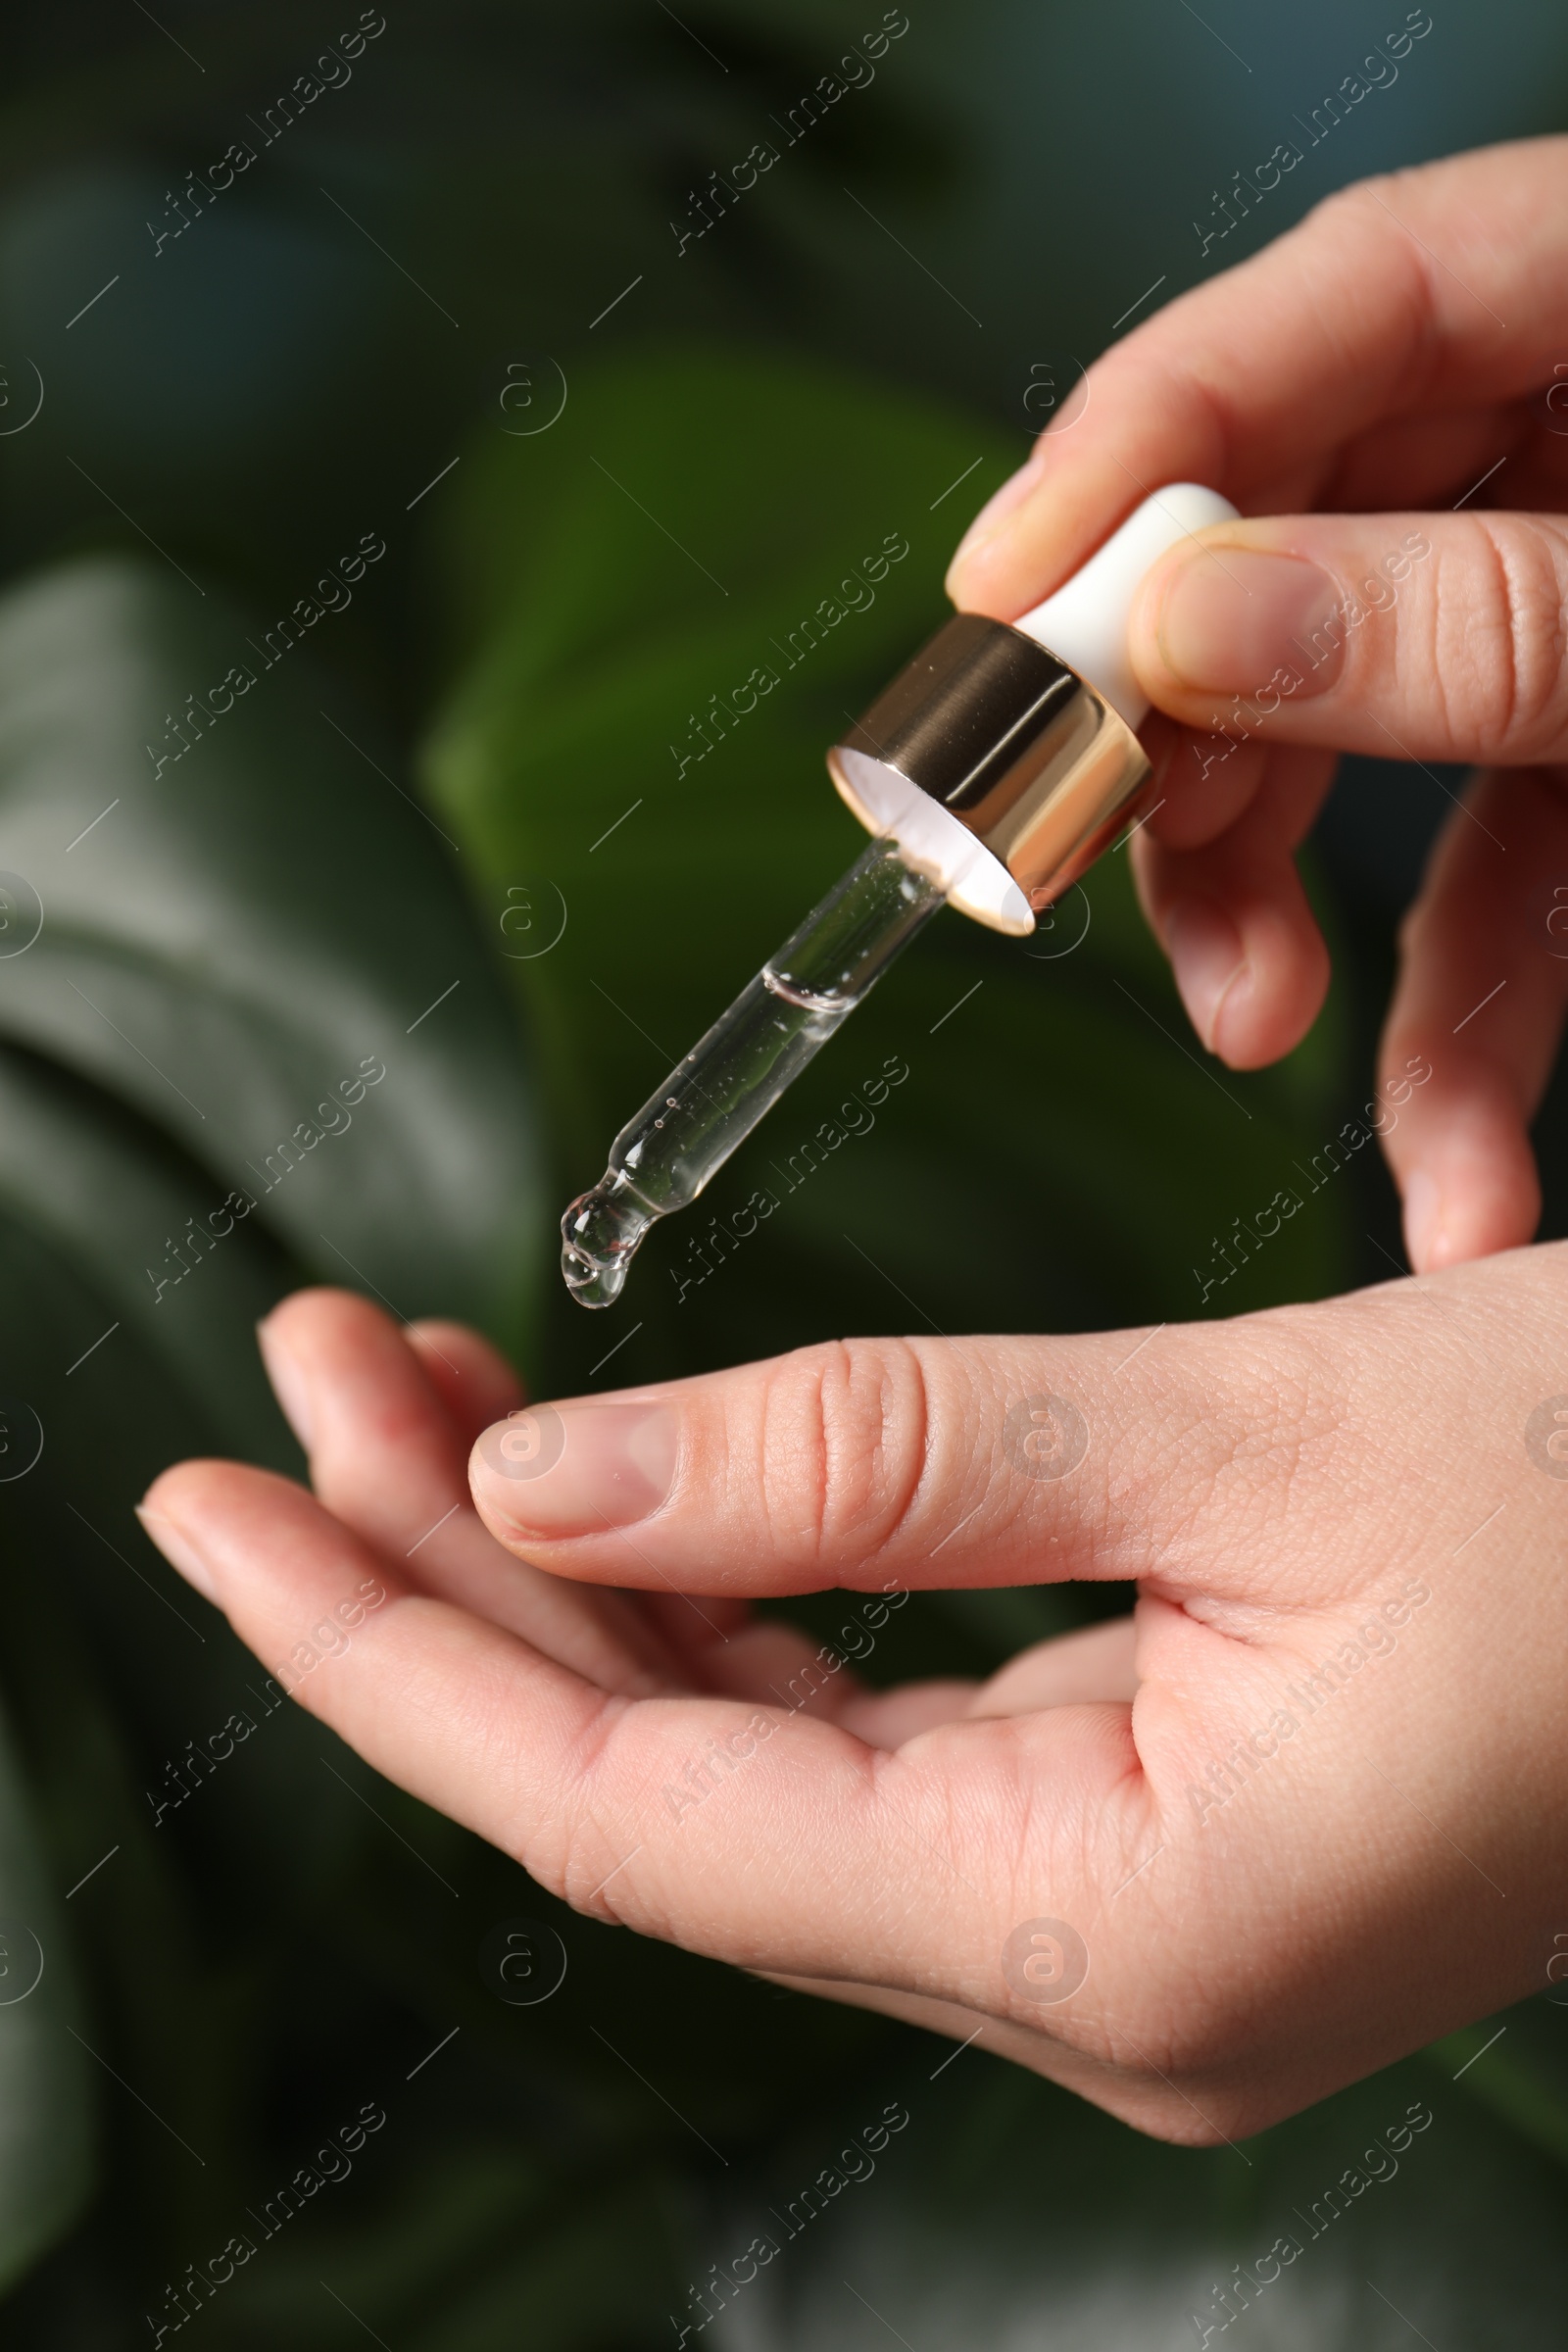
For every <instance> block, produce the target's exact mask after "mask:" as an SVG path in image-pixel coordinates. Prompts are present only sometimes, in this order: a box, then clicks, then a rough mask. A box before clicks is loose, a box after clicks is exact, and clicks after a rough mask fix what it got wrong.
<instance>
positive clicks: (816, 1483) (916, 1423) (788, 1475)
mask: <svg viewBox="0 0 1568 2352" xmlns="http://www.w3.org/2000/svg"><path fill="white" fill-rule="evenodd" d="M925 1431H926V1397H925V1381H924V1377H923V1374H922V1370H921V1366H920V1360H919V1357H918V1355H917V1354H916V1352H915V1350H914V1349H913V1348H911V1347H910V1346H909V1345H908V1343H907V1341H905V1340H835V1341H829V1342H826V1343H824V1344H822V1345H820V1346H817V1347H813V1348H800V1349H798V1350H797V1352H796V1353H795V1354H793V1355H788V1356H784V1357H781V1358H780V1359H779V1362H778V1364H777V1365H776V1367H775V1368H774V1370H773V1373H772V1376H771V1378H770V1380H769V1382H768V1386H767V1392H766V1396H765V1399H764V1410H763V1422H762V1429H761V1432H760V1438H761V1448H760V1452H761V1479H762V1497H763V1507H764V1516H765V1519H766V1522H767V1526H768V1529H769V1532H770V1535H771V1537H772V1540H773V1542H774V1544H775V1545H776V1546H777V1547H778V1549H779V1550H780V1551H781V1553H783V1555H784V1556H785V1557H787V1558H788V1559H790V1560H791V1561H793V1562H795V1563H796V1564H798V1565H801V1566H805V1567H809V1568H811V1569H813V1570H825V1571H828V1572H830V1573H831V1574H832V1575H833V1576H835V1577H837V1576H839V1575H840V1574H841V1573H842V1572H843V1571H845V1570H846V1569H849V1568H853V1567H854V1566H855V1565H856V1564H857V1563H858V1562H859V1561H861V1560H863V1559H864V1558H866V1557H867V1556H868V1555H870V1554H872V1553H875V1552H876V1551H878V1550H880V1548H881V1547H882V1546H883V1545H884V1544H886V1543H887V1542H888V1541H889V1539H890V1537H891V1536H892V1535H893V1534H894V1533H895V1532H896V1530H897V1529H898V1528H899V1526H900V1525H901V1524H902V1523H903V1521H904V1519H905V1517H906V1515H907V1512H908V1510H909V1508H910V1506H911V1504H912V1502H913V1498H914V1495H915V1494H916V1492H917V1490H918V1487H919V1483H920V1472H921V1467H922V1464H923V1461H924V1456H925Z"/></svg>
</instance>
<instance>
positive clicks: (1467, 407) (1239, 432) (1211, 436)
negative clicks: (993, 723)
mask: <svg viewBox="0 0 1568 2352" xmlns="http://www.w3.org/2000/svg"><path fill="white" fill-rule="evenodd" d="M1483 224H1484V225H1483ZM1565 334H1568V139H1563V138H1550V139H1529V140H1520V141H1518V142H1517V143H1515V144H1513V145H1511V146H1507V147H1494V148H1485V149H1482V150H1481V151H1479V152H1478V153H1476V154H1474V155H1468V156H1462V157H1460V158H1458V159H1457V160H1456V161H1453V162H1447V163H1442V164H1436V165H1429V166H1426V167H1424V168H1422V169H1421V170H1418V171H1412V172H1396V173H1392V174H1390V175H1389V176H1388V177H1387V178H1384V179H1380V180H1369V181H1365V182H1363V183H1361V184H1359V185H1358V186H1356V187H1353V188H1349V189H1347V190H1345V191H1344V192H1343V193H1342V194H1340V195H1338V196H1335V197H1332V198H1330V199H1329V201H1328V202H1327V203H1325V204H1322V205H1319V206H1318V207H1317V209H1316V210H1315V211H1314V212H1312V213H1310V214H1308V216H1307V218H1306V219H1305V220H1304V221H1301V222H1300V223H1299V226H1298V227H1296V228H1294V229H1292V230H1291V231H1290V232H1289V233H1288V234H1287V235H1285V236H1283V237H1281V238H1280V239H1279V240H1278V241H1277V242H1276V243H1275V244H1272V245H1270V246H1268V247H1267V248H1266V249H1265V250H1264V251H1263V252H1261V253H1259V254H1257V255H1255V256H1254V257H1253V258H1252V259H1251V260H1250V261H1248V262H1244V263H1243V264H1242V265H1241V266H1240V267H1239V268H1237V269H1234V270H1227V271H1226V272H1225V274H1224V275H1223V276H1221V277H1217V278H1214V279H1211V280H1210V281H1209V282H1208V283H1207V284H1205V285H1202V286H1200V287H1196V288H1195V289H1194V290H1193V291H1192V292H1191V293H1189V294H1185V295H1183V296H1182V297H1181V298H1180V299H1179V300H1178V301H1175V302H1173V303H1171V304H1170V305H1169V306H1168V308H1167V309H1165V310H1164V311H1162V312H1160V313H1159V315H1158V316H1157V317H1156V318H1154V319H1151V320H1150V321H1149V323H1148V324H1147V325H1145V326H1142V327H1139V328H1138V329H1136V330H1135V331H1134V332H1133V333H1132V334H1130V335H1128V336H1127V337H1126V338H1125V340H1124V341H1122V342H1120V343H1118V344H1116V345H1114V346H1113V347H1112V349H1111V350H1110V351H1108V352H1107V353H1105V354H1104V356H1103V358H1102V359H1100V360H1099V361H1097V362H1096V364H1095V366H1094V368H1092V369H1091V371H1090V374H1089V378H1088V384H1087V398H1088V405H1087V408H1085V409H1083V410H1082V411H1081V412H1080V413H1079V415H1078V417H1077V419H1076V421H1074V423H1073V424H1072V425H1071V428H1070V430H1069V431H1067V432H1065V433H1064V432H1062V431H1060V430H1059V429H1053V430H1051V431H1048V432H1046V433H1044V434H1043V435H1042V436H1041V438H1040V440H1039V441H1038V442H1037V444H1036V446H1035V450H1034V452H1033V455H1032V456H1031V458H1030V459H1029V461H1028V464H1027V465H1026V466H1024V468H1023V471H1022V473H1021V474H1019V475H1015V476H1014V477H1013V480H1012V481H1011V482H1009V483H1006V484H1005V485H1004V487H1003V489H1002V490H1001V491H1000V492H999V493H998V495H997V498H996V499H995V500H994V501H993V502H992V506H991V507H990V508H988V509H985V510H983V511H982V513H981V514H980V515H977V516H976V518H975V522H974V524H972V525H971V526H970V533H969V535H968V536H967V537H966V538H965V540H964V541H963V542H962V543H961V544H960V547H959V550H958V553H957V555H956V557H955V559H954V563H953V566H952V569H951V570H950V572H949V575H948V590H949V594H950V595H951V596H952V597H953V600H954V602H955V603H956V604H957V605H958V606H959V607H960V608H962V609H963V610H966V611H971V612H979V613H991V614H992V615H993V616H995V617H996V618H998V619H1002V620H1010V619H1013V618H1015V617H1016V615H1017V614H1018V613H1021V612H1023V611H1024V610H1025V609H1026V608H1027V607H1028V606H1030V605H1032V604H1036V603H1038V602H1039V600H1040V599H1041V598H1042V597H1045V596H1048V595H1050V594H1051V593H1052V591H1053V590H1054V589H1055V588H1057V587H1059V586H1060V584H1061V582H1062V581H1063V580H1064V579H1066V578H1067V576H1068V575H1069V573H1071V572H1072V571H1074V570H1076V568H1077V567H1078V565H1079V564H1081V563H1083V562H1084V560H1085V558H1086V557H1088V556H1089V555H1090V554H1092V553H1093V551H1094V549H1095V548H1096V547H1098V546H1099V545H1100V543H1101V541H1102V540H1103V539H1104V538H1105V537H1106V536H1107V534H1108V533H1109V532H1110V531H1112V530H1113V529H1114V528H1115V527H1116V525H1117V524H1118V523H1119V522H1121V521H1122V519H1123V518H1124V517H1125V516H1126V515H1129V514H1130V513H1131V512H1132V510H1133V508H1134V507H1135V506H1137V505H1138V503H1139V502H1140V500H1141V499H1143V498H1144V497H1145V496H1147V495H1148V493H1149V492H1150V491H1152V490H1156V489H1158V488H1159V487H1160V486H1161V485H1162V484H1163V483H1166V482H1174V481H1198V482H1206V483H1208V484H1210V485H1211V486H1212V487H1213V488H1214V489H1216V490H1219V491H1221V492H1223V494H1224V495H1225V496H1226V497H1227V498H1229V499H1231V500H1232V501H1233V502H1234V504H1235V505H1236V506H1238V507H1239V508H1240V509H1241V510H1242V512H1243V514H1249V515H1254V514H1266V513H1273V512H1277V511H1279V510H1281V509H1285V510H1287V511H1289V512H1293V513H1299V512H1301V511H1303V510H1305V509H1308V508H1310V507H1312V506H1313V505H1315V504H1317V503H1318V502H1319V501H1320V500H1321V499H1322V498H1324V497H1325V496H1326V495H1328V494H1329V493H1330V492H1331V491H1336V487H1337V485H1336V474H1337V472H1338V469H1339V461H1340V453H1341V451H1342V450H1343V449H1344V447H1345V445H1346V444H1347V443H1348V442H1349V441H1351V440H1353V439H1354V437H1355V436H1356V435H1358V434H1361V433H1363V432H1366V431H1368V430H1369V428H1372V427H1374V426H1376V425H1378V424H1379V423H1380V422H1383V421H1385V420H1387V419H1388V418H1390V417H1396V416H1400V415H1410V414H1413V413H1416V412H1426V413H1428V414H1430V415H1433V416H1437V415H1439V414H1441V413H1443V412H1447V413H1449V415H1450V417H1452V419H1453V432H1452V433H1451V434H1450V435H1448V436H1447V437H1446V439H1445V437H1444V436H1443V435H1441V434H1440V435H1439V438H1438V446H1437V448H1436V449H1435V447H1434V442H1433V438H1432V433H1431V431H1430V430H1429V431H1428V432H1426V433H1424V434H1423V435H1422V436H1421V437H1420V439H1419V444H1418V446H1416V447H1415V449H1414V450H1413V453H1412V455H1411V457H1410V459H1409V460H1408V462H1409V463H1411V464H1413V465H1417V466H1424V467H1425V468H1426V469H1427V470H1428V471H1429V472H1431V471H1432V469H1433V467H1434V466H1436V468H1437V472H1436V475H1435V477H1434V478H1433V479H1431V480H1429V481H1428V482H1426V483H1425V484H1421V483H1419V482H1411V483H1409V484H1408V485H1401V487H1400V492H1399V495H1400V498H1401V500H1406V501H1409V502H1410V503H1416V504H1421V503H1426V501H1427V500H1429V499H1430V498H1431V497H1432V496H1434V495H1436V494H1437V490H1438V488H1439V486H1440V482H1441V481H1442V480H1446V468H1447V467H1448V466H1459V467H1461V468H1463V467H1464V466H1468V465H1469V464H1470V462H1471V459H1472V457H1473V456H1474V454H1475V452H1476V450H1477V449H1478V447H1480V446H1483V445H1484V436H1485V434H1486V432H1487V431H1488V429H1490V428H1489V427H1488V426H1487V424H1486V423H1485V420H1484V419H1483V420H1481V421H1480V422H1479V424H1478V420H1477V417H1476V416H1475V414H1474V412H1475V411H1476V409H1477V406H1478V404H1481V403H1495V402H1508V401H1513V400H1516V399H1517V398H1518V397H1519V396H1520V395H1521V394H1523V393H1526V392H1528V391H1530V390H1532V389H1534V388H1536V387H1537V386H1539V385H1541V384H1543V383H1545V382H1548V381H1549V380H1550V376H1551V368H1552V360H1553V356H1554V355H1556V354H1560V352H1561V350H1562V347H1563V338H1564V336H1565ZM1478 432H1479V433H1480V434H1481V435H1482V436H1483V440H1478V438H1477V435H1478ZM1397 462H1398V461H1397V458H1394V457H1393V456H1392V455H1391V456H1390V458H1389V459H1388V460H1387V461H1386V462H1385V463H1384V464H1383V465H1382V466H1380V467H1379V469H1378V475H1379V478H1378V482H1377V485H1376V487H1375V488H1374V487H1373V485H1372V484H1370V483H1368V484H1366V485H1365V489H1364V494H1362V495H1361V496H1360V497H1359V500H1358V498H1357V495H1356V490H1355V484H1354V481H1353V480H1349V481H1347V483H1346V484H1345V485H1344V486H1343V494H1340V495H1338V496H1337V503H1338V504H1340V505H1342V506H1347V507H1349V506H1353V505H1355V504H1357V503H1360V504H1363V505H1365V504H1373V505H1378V506H1381V505H1385V504H1387V503H1388V500H1389V497H1390V496H1391V492H1390V488H1389V471H1388V466H1389V463H1397ZM1482 463H1485V460H1484V459H1483V461H1482Z"/></svg>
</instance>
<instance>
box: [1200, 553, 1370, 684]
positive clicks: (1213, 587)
mask: <svg viewBox="0 0 1568 2352" xmlns="http://www.w3.org/2000/svg"><path fill="white" fill-rule="evenodd" d="M1342 606H1343V600H1342V599H1341V596H1340V592H1339V589H1338V588H1337V587H1336V585H1335V583H1334V581H1333V580H1332V579H1331V578H1330V576H1329V574H1328V573H1327V572H1326V571H1324V570H1322V569H1321V568H1320V567H1319V566H1318V565H1317V564H1308V563H1306V562H1305V561H1304V560H1303V559H1302V558H1301V557H1299V556H1273V555H1261V554H1258V553H1256V552H1255V551H1253V550H1252V549H1250V548H1239V547H1224V548H1219V549H1210V548H1206V547H1203V546H1201V545H1200V546H1198V547H1196V548H1194V549H1193V550H1192V552H1191V553H1190V554H1189V555H1188V557H1187V559H1186V561H1185V562H1184V563H1182V564H1180V565H1179V567H1178V568H1177V570H1176V572H1175V574H1174V576H1173V577H1171V578H1169V579H1168V580H1167V582H1166V585H1165V587H1164V589H1163V592H1162V593H1161V595H1160V600H1159V607H1158V611H1157V613H1156V615H1155V624H1154V625H1155V634H1156V639H1157V642H1158V645H1159V650H1160V653H1161V655H1162V656H1163V658H1164V662H1165V665H1166V667H1167V668H1168V669H1169V670H1170V672H1171V674H1172V675H1173V676H1174V677H1176V678H1179V679H1180V680H1181V682H1182V683H1183V684H1184V685H1186V686H1196V687H1200V688H1201V689H1203V690H1204V691H1206V692H1208V693H1218V694H1244V695H1245V694H1262V693H1263V692H1264V691H1265V690H1266V689H1267V688H1268V687H1270V686H1271V685H1273V684H1274V683H1275V673H1276V671H1278V670H1281V669H1287V670H1290V671H1292V672H1294V674H1295V676H1296V678H1297V679H1298V681H1299V683H1298V684H1297V685H1296V686H1295V687H1293V688H1292V689H1291V692H1292V693H1293V694H1305V695H1312V694H1321V693H1322V692H1323V690H1324V688H1325V687H1326V686H1331V685H1332V684H1333V683H1334V680H1335V678H1336V677H1337V676H1338V674H1339V671H1340V666H1341V663H1342V662H1343V660H1344V655H1345V630H1344V627H1343V626H1342V625H1336V624H1337V623H1338V622H1339V621H1340V619H1341V617H1342Z"/></svg>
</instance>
